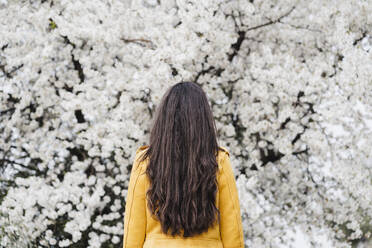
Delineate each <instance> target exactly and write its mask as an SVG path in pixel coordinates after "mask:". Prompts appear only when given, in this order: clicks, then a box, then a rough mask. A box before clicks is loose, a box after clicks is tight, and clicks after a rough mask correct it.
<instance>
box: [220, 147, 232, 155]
mask: <svg viewBox="0 0 372 248" xmlns="http://www.w3.org/2000/svg"><path fill="white" fill-rule="evenodd" d="M219 148H220V150H222V151H223V152H225V153H226V154H227V155H228V156H230V153H229V151H228V150H227V148H226V147H223V146H220V147H219Z"/></svg>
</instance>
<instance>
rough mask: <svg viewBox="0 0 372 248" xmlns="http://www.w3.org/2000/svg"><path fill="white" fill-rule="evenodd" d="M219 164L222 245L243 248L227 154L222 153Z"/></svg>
mask: <svg viewBox="0 0 372 248" xmlns="http://www.w3.org/2000/svg"><path fill="white" fill-rule="evenodd" d="M221 163H222V169H221V170H222V171H221V174H220V182H219V194H220V198H219V201H220V202H219V210H220V217H221V219H220V234H221V240H222V244H223V247H224V248H244V236H243V227H242V219H241V213H240V203H239V196H238V189H237V186H236V181H235V177H234V173H233V170H232V167H231V163H230V157H229V153H228V152H225V153H224V155H223V157H222V159H221Z"/></svg>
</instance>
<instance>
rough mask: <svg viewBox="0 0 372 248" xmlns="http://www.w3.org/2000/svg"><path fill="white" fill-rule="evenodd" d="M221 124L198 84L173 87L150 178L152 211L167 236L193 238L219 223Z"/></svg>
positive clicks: (160, 116) (155, 133) (162, 111)
mask: <svg viewBox="0 0 372 248" xmlns="http://www.w3.org/2000/svg"><path fill="white" fill-rule="evenodd" d="M216 130H217V129H216V124H215V122H214V118H213V115H212V111H211V108H210V105H209V103H208V99H207V97H206V95H205V93H204V91H203V89H202V88H201V87H200V86H199V85H198V84H196V83H193V82H180V83H177V84H175V85H173V86H172V87H170V88H169V89H168V90H167V91H166V93H165V94H164V96H163V98H162V100H161V102H160V105H159V107H158V108H157V111H156V115H155V118H154V123H153V126H152V129H151V132H150V143H149V146H148V148H147V150H146V151H145V152H144V153H143V156H142V159H140V160H141V161H143V160H145V159H146V158H147V157H149V158H150V159H149V164H148V166H147V168H146V174H147V176H148V178H149V181H150V187H149V190H148V191H147V193H146V196H147V201H148V207H149V210H150V211H151V213H152V214H153V216H155V217H156V219H157V220H159V221H160V223H161V227H162V231H163V232H164V233H166V234H168V230H170V231H171V235H172V236H174V235H179V234H182V232H183V237H191V236H195V235H197V234H201V233H203V232H205V231H207V230H208V228H209V227H210V226H213V225H214V223H215V221H218V223H219V220H220V213H219V210H218V209H217V207H216V205H215V203H216V202H215V201H216V194H217V190H218V188H217V179H216V176H217V175H216V173H217V171H218V163H217V160H216V156H217V154H218V149H219V145H218V143H217V137H216V136H217V131H216Z"/></svg>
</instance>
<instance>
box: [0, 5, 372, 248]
mask: <svg viewBox="0 0 372 248" xmlns="http://www.w3.org/2000/svg"><path fill="white" fill-rule="evenodd" d="M370 13H372V2H371V1H368V0H350V1H336V0H329V1H322V0H314V1H298V0H283V1H275V0H265V1H263V0H203V1H197V0H188V1H185V0H156V1H155V0H133V1H128V0H126V1H112V0H89V1H88V0H82V1H73V0H0V20H1V21H0V99H1V101H0V158H1V159H0V247H17V246H18V247H25V244H26V243H29V244H30V246H32V245H33V247H36V246H37V247H90V248H95V247H120V246H121V245H122V238H123V217H124V212H125V209H124V207H125V202H124V201H125V197H126V194H127V188H128V181H129V176H130V170H131V166H132V163H133V159H134V152H135V150H136V149H137V148H138V147H139V146H140V145H143V144H147V140H148V133H149V128H150V124H151V119H152V116H153V113H154V110H155V109H156V106H157V105H158V103H159V101H160V98H161V97H162V95H163V94H164V92H165V89H167V88H168V87H170V86H171V85H173V84H175V83H177V82H180V81H181V80H189V81H193V82H197V83H199V84H200V85H201V86H202V88H203V89H204V90H205V91H206V93H207V95H208V98H209V100H210V104H211V106H212V109H213V113H214V116H215V120H216V124H217V128H218V135H219V141H220V145H222V146H225V147H227V148H228V150H229V152H230V154H231V160H232V164H233V166H234V173H235V176H236V180H237V184H238V190H239V197H240V202H241V214H242V217H243V226H244V235H245V241H246V246H247V247H257V248H261V247H342V248H344V247H352V246H354V247H355V245H358V247H367V245H368V243H367V242H370V243H369V244H371V241H370V240H371V237H370V235H371V232H372V158H371V155H370V154H371V147H372V15H371V14H370ZM299 239H300V241H301V242H302V243H301V246H300V245H299V243H298V242H300V241H299Z"/></svg>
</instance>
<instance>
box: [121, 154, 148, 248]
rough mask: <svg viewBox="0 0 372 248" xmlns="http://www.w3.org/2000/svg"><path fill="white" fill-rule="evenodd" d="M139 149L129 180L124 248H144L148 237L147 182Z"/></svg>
mask: <svg viewBox="0 0 372 248" xmlns="http://www.w3.org/2000/svg"><path fill="white" fill-rule="evenodd" d="M140 149H141V147H140V148H139V149H137V152H136V156H135V159H134V163H133V166H132V171H131V174H130V178H129V186H128V194H127V197H126V203H125V214H124V240H123V248H142V246H143V243H144V241H145V236H146V202H145V200H146V197H145V180H144V178H145V177H144V176H145V175H144V174H143V173H141V171H142V169H141V166H140V165H139V163H138V161H137V160H138V155H139V151H140Z"/></svg>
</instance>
